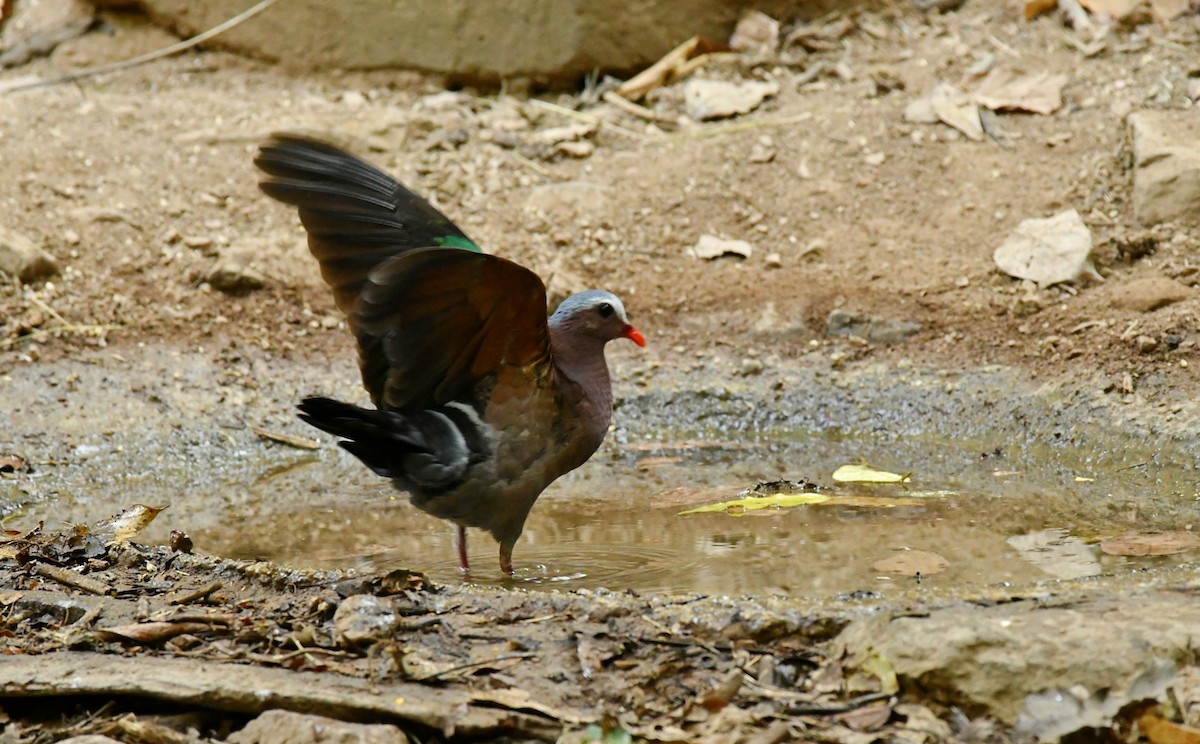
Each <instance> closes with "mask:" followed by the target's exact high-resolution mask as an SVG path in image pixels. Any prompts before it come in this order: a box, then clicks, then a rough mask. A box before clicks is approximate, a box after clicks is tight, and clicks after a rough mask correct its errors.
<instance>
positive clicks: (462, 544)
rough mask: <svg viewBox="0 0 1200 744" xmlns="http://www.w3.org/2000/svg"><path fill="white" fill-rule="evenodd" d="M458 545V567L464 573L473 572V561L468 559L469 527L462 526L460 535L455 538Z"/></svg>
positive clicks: (459, 531) (459, 530)
mask: <svg viewBox="0 0 1200 744" xmlns="http://www.w3.org/2000/svg"><path fill="white" fill-rule="evenodd" d="M454 544H455V545H457V546H458V569H459V570H460V571H462V572H463V573H464V574H469V573H471V561H470V560H468V559H467V528H466V527H462V526H460V527H459V528H458V536H457V537H456V538H455V540H454Z"/></svg>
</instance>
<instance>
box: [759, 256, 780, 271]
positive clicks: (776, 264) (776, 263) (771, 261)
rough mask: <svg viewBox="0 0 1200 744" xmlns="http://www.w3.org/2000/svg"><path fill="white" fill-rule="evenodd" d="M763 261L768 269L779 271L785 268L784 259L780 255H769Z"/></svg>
mask: <svg viewBox="0 0 1200 744" xmlns="http://www.w3.org/2000/svg"><path fill="white" fill-rule="evenodd" d="M763 260H764V261H765V262H766V264H767V268H768V269H778V268H782V267H783V257H782V256H780V255H779V254H778V253H768V254H767V257H766V258H765V259H763Z"/></svg>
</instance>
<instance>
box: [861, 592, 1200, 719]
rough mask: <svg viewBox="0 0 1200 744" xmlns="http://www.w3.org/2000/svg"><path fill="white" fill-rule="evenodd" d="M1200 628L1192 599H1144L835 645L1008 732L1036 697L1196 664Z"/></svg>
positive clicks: (937, 617)
mask: <svg viewBox="0 0 1200 744" xmlns="http://www.w3.org/2000/svg"><path fill="white" fill-rule="evenodd" d="M1198 627H1200V604H1197V603H1196V602H1195V601H1194V599H1193V598H1192V597H1191V596H1190V595H1188V594H1186V593H1180V594H1165V593H1164V594H1151V593H1143V594H1140V595H1139V596H1138V597H1137V601H1134V602H1113V601H1111V600H1109V599H1096V600H1086V599H1084V600H1080V601H1078V602H1076V603H1073V604H1072V605H1071V606H1069V607H1054V606H1043V605H1041V603H1040V602H1038V601H1035V600H1024V601H1018V602H1011V603H1006V604H1000V605H995V606H992V607H980V606H977V605H957V606H951V607H946V608H942V609H933V610H930V611H929V612H928V614H926V615H923V616H921V617H915V616H907V617H887V616H883V617H870V618H862V619H858V620H855V621H853V622H852V623H851V624H850V625H849V626H848V627H847V628H846V630H845V631H843V632H842V634H841V636H840V637H839V639H838V642H839V643H840V644H841V645H843V646H844V647H845V649H846V650H847V651H848V652H849V653H850V654H851V655H852V656H853V657H854V659H855V661H856V662H857V661H858V660H861V659H865V658H867V657H869V656H870V655H877V656H878V657H880V659H882V660H883V662H885V663H887V664H890V665H891V667H892V669H894V670H895V672H896V675H897V676H898V677H899V678H900V684H901V688H902V689H919V690H922V691H923V694H924V695H927V696H932V697H933V698H934V699H936V700H938V702H939V703H941V704H944V705H959V706H963V707H965V708H968V709H974V710H978V711H980V712H981V713H986V714H989V715H993V716H995V717H997V718H999V719H1000V720H1001V721H1003V722H1005V723H1007V724H1010V725H1011V724H1012V723H1013V722H1014V721H1015V720H1016V719H1017V715H1018V714H1019V713H1020V711H1021V708H1022V705H1023V703H1024V700H1025V697H1026V696H1027V695H1029V694H1031V693H1035V692H1038V691H1039V690H1043V689H1046V688H1053V687H1071V686H1073V685H1076V684H1080V683H1083V684H1085V685H1086V686H1087V687H1088V688H1090V689H1100V688H1104V687H1121V686H1123V685H1124V684H1125V683H1127V682H1128V681H1129V680H1130V679H1132V678H1133V677H1135V676H1137V675H1138V674H1140V673H1142V672H1143V671H1145V670H1146V669H1147V668H1148V667H1149V666H1150V664H1151V663H1152V661H1153V660H1155V659H1168V660H1175V661H1176V662H1178V663H1184V662H1186V661H1188V660H1190V659H1191V658H1192V657H1191V654H1192V649H1194V648H1195V645H1196V643H1197V641H1198V640H1200V638H1198V636H1197V632H1196V628H1198ZM1098 648H1103V649H1104V652H1103V653H1097V652H1096V650H1097V649H1098ZM926 699H928V698H926Z"/></svg>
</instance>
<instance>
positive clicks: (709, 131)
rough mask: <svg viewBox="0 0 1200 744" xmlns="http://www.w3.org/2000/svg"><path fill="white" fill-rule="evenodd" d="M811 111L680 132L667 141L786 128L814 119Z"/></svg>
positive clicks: (670, 136)
mask: <svg viewBox="0 0 1200 744" xmlns="http://www.w3.org/2000/svg"><path fill="white" fill-rule="evenodd" d="M812 116H813V115H812V112H811V111H805V112H804V113H802V114H797V115H796V116H787V117H784V118H781V119H752V120H750V121H739V122H737V123H734V124H725V125H722V126H717V127H709V128H706V129H697V130H694V131H690V132H679V133H676V134H671V135H668V136H667V139H668V140H670V139H689V140H690V139H703V138H705V137H716V136H718V135H722V134H732V133H734V132H745V131H750V130H754V129H768V128H770V127H784V126H788V125H790V124H799V123H801V122H804V121H808V120H809V119H811V118H812Z"/></svg>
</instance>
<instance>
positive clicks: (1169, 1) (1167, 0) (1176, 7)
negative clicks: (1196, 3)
mask: <svg viewBox="0 0 1200 744" xmlns="http://www.w3.org/2000/svg"><path fill="white" fill-rule="evenodd" d="M1187 11H1188V0H1150V15H1152V16H1154V20H1156V21H1158V22H1159V23H1163V22H1164V21H1172V20H1175V19H1176V18H1178V17H1179V16H1181V15H1183V14H1184V13H1186V12H1187Z"/></svg>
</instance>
